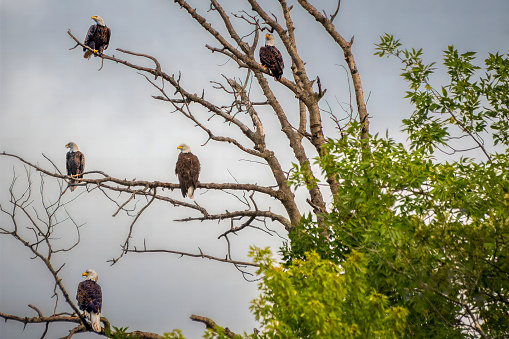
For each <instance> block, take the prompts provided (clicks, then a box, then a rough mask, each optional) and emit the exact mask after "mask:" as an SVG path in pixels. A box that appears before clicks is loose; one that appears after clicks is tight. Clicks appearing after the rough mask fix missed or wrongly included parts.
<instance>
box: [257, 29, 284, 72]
mask: <svg viewBox="0 0 509 339" xmlns="http://www.w3.org/2000/svg"><path fill="white" fill-rule="evenodd" d="M260 62H261V64H262V66H265V67H267V68H268V69H269V70H270V72H271V73H272V75H274V77H275V78H276V79H277V80H280V79H281V75H283V68H285V63H284V62H283V56H282V55H281V52H280V51H279V50H278V49H277V48H276V47H275V46H274V37H273V36H272V34H269V33H267V34H265V46H262V47H260Z"/></svg>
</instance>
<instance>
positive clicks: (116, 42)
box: [0, 0, 509, 338]
mask: <svg viewBox="0 0 509 339" xmlns="http://www.w3.org/2000/svg"><path fill="white" fill-rule="evenodd" d="M289 2H291V1H289ZM311 2H312V3H313V4H315V6H317V7H318V6H320V5H323V6H324V7H323V9H325V10H326V11H328V12H329V13H332V12H333V10H334V9H335V1H311ZM202 3H205V2H203V1H194V3H193V4H192V6H193V7H197V8H198V10H199V11H201V14H202V15H205V16H206V17H207V18H208V19H209V20H210V21H211V22H212V23H213V24H217V23H218V21H217V18H216V17H215V16H214V13H212V12H210V13H206V10H207V9H208V6H206V5H201V4H202ZM222 3H223V2H222ZM260 3H262V4H266V5H268V6H269V7H270V8H272V11H273V12H274V14H275V15H276V16H277V17H278V19H279V21H280V22H282V21H283V18H282V15H281V13H280V11H279V10H278V9H277V6H276V5H275V4H276V3H277V1H269V0H266V1H265V0H264V1H260ZM200 6H201V7H200ZM224 7H225V8H228V10H227V12H229V13H237V12H239V11H240V10H243V9H246V10H248V9H249V6H246V5H245V4H242V2H241V1H233V0H232V1H228V2H225V3H224ZM298 7H299V6H298V4H296V5H295V8H294V10H293V11H292V15H293V19H294V23H295V26H296V31H295V34H296V35H297V46H298V48H299V51H300V54H301V56H302V58H303V59H304V61H305V62H306V63H307V67H308V75H309V76H310V78H314V77H316V76H320V78H321V81H322V84H323V86H324V87H325V88H327V89H328V92H327V97H326V100H327V102H329V104H330V105H331V107H332V108H333V109H334V110H335V112H336V113H337V114H338V115H341V114H342V112H341V108H340V107H339V104H338V102H340V103H347V102H348V101H349V97H348V82H347V78H346V77H345V70H344V69H343V68H342V67H341V65H344V61H343V56H342V53H341V52H340V51H339V49H338V47H337V46H335V45H334V44H332V43H331V42H332V40H331V38H330V37H329V36H328V35H326V34H324V32H323V29H322V27H321V26H319V25H318V24H317V23H316V22H315V21H314V20H313V19H311V18H310V17H309V16H308V15H307V14H305V13H304V12H303V11H302V10H300V9H299V8H298ZM508 13H509V2H508V1H506V0H498V1H496V0H488V1H473V0H449V1H443V0H429V1H408V0H386V1H378V0H369V1H368V0H366V1H360V0H357V1H342V3H341V11H340V14H339V16H338V17H337V18H336V21H335V24H336V26H337V27H338V29H339V31H340V32H341V33H342V34H343V36H344V37H345V38H346V39H348V40H349V39H350V37H351V36H352V35H355V43H354V46H353V53H354V57H355V59H356V63H357V67H358V69H359V72H360V76H361V80H362V83H363V87H364V91H365V97H366V98H368V97H369V101H368V112H369V114H370V116H371V126H370V127H371V132H372V133H377V132H380V133H383V134H385V132H386V131H389V134H390V135H391V136H393V137H394V138H395V139H396V140H398V141H400V142H405V138H406V137H405V135H403V134H402V133H401V132H400V129H401V120H402V119H403V118H405V117H408V116H409V114H411V112H412V109H411V106H409V104H408V102H406V101H405V99H403V97H404V95H405V90H406V84H405V83H404V81H403V80H402V79H401V78H400V77H399V76H398V75H399V74H400V73H401V71H400V65H399V64H398V62H397V61H396V60H393V59H389V60H387V59H385V58H384V59H381V58H379V57H377V56H374V55H373V53H374V52H375V46H374V44H375V43H378V41H379V36H381V35H383V34H384V33H389V34H393V35H394V36H395V37H396V38H398V39H400V40H401V42H402V43H403V44H404V46H405V47H408V48H412V47H414V48H423V50H424V60H425V61H426V62H431V61H440V58H441V56H442V54H443V52H442V51H443V50H445V49H446V48H447V46H448V45H451V44H454V46H455V47H456V48H458V49H459V51H460V52H461V53H463V52H466V51H477V52H478V53H479V56H480V58H481V59H482V58H484V57H486V56H487V54H488V53H489V52H492V53H495V52H501V53H506V52H507V48H508V47H509V22H508V21H507V14H508ZM92 15H100V16H101V17H102V18H103V19H104V20H105V22H106V24H107V25H108V26H109V27H110V28H111V30H112V36H111V42H110V46H109V48H108V49H107V50H106V53H107V54H110V55H111V54H115V56H118V57H122V58H124V57H125V58H127V59H128V60H130V61H132V62H134V63H141V64H143V65H147V66H151V63H149V62H147V61H145V60H140V59H139V58H135V57H126V56H124V55H122V54H121V53H120V52H118V51H115V49H116V48H123V49H127V50H130V51H134V52H138V53H146V54H150V55H152V56H154V57H156V58H158V60H159V61H160V62H161V65H162V67H163V70H164V71H165V72H166V73H168V74H178V73H179V72H181V74H182V84H183V85H184V86H185V88H186V89H187V90H188V91H189V92H192V93H201V92H202V89H205V94H206V98H209V99H210V100H222V99H223V98H224V95H223V94H222V93H221V92H218V91H216V90H214V89H213V88H212V86H211V83H210V81H221V80H223V78H222V76H221V74H225V75H227V76H229V77H233V76H237V77H239V78H242V79H243V78H244V77H245V72H244V71H242V70H239V69H238V68H237V67H236V66H235V65H234V64H233V62H226V61H227V60H226V58H225V57H224V56H221V55H218V53H215V54H211V53H210V52H209V50H207V49H206V48H205V45H206V44H210V45H214V46H217V43H215V41H214V40H213V39H212V38H211V37H210V36H208V35H207V33H206V32H204V31H203V30H202V29H201V28H200V27H199V26H198V25H197V24H196V23H195V22H194V21H193V20H192V19H191V18H190V17H189V16H188V15H187V14H186V13H185V12H184V11H183V10H180V9H179V7H178V6H177V5H175V4H174V3H173V1H163V0H153V1H148V0H145V1H134V0H109V1H105V0H89V1H65V2H63V1H57V0H46V1H39V0H2V1H1V2H0V110H1V111H0V112H1V113H0V151H7V152H10V153H15V154H18V155H20V156H22V157H24V158H25V159H26V160H28V161H30V162H34V163H39V164H40V165H41V166H43V167H45V168H47V169H51V164H50V163H49V162H48V161H47V160H45V159H44V157H43V156H42V154H43V153H44V154H45V155H46V156H47V157H49V158H50V159H52V160H53V161H54V162H55V163H56V164H57V166H59V168H60V170H61V171H64V170H65V166H64V159H65V153H66V151H67V149H66V148H64V145H65V144H66V143H67V142H69V141H74V142H75V143H76V144H77V145H78V147H79V148H80V150H81V151H82V152H83V153H84V154H85V156H86V170H102V171H104V172H106V173H108V174H111V175H112V176H114V177H117V178H127V179H133V178H137V179H140V180H142V179H143V180H151V181H153V180H158V181H166V182H176V177H175V175H174V166H175V161H176V158H177V155H178V152H177V149H176V147H177V145H178V144H180V143H182V142H185V143H187V144H189V145H190V146H191V149H192V151H193V153H195V154H196V155H197V156H198V157H199V158H200V160H201V163H202V174H201V176H200V181H202V182H233V181H234V180H238V181H239V182H256V183H259V184H264V185H270V184H273V183H274V181H273V179H272V178H271V176H270V173H269V171H268V170H267V168H266V167H264V166H260V165H256V164H254V163H252V162H246V161H239V160H240V159H246V156H245V155H242V154H239V153H238V152H236V151H235V150H234V148H232V147H231V146H229V145H225V144H218V143H213V142H209V143H207V144H206V146H203V147H202V146H201V145H202V144H204V143H205V141H206V140H207V135H206V134H205V133H204V132H202V131H201V130H199V129H198V128H196V127H195V126H194V125H193V123H191V122H189V121H187V120H185V119H183V118H182V117H180V116H178V115H177V113H175V114H171V107H169V106H168V105H166V104H165V103H163V102H160V101H156V100H154V99H152V98H151V95H159V93H158V92H157V90H156V89H155V88H154V87H152V86H151V85H150V84H149V83H148V82H147V81H146V80H145V79H144V78H143V77H141V76H140V75H138V74H137V73H136V72H135V71H134V70H131V69H128V68H126V67H123V66H120V65H116V64H113V63H111V62H105V64H104V67H103V68H102V70H101V71H98V69H99V68H100V59H98V58H91V59H90V60H86V59H84V58H83V53H82V51H81V49H78V48H77V49H73V50H69V49H70V48H72V47H73V46H74V41H73V40H71V39H70V37H69V36H68V35H67V30H68V29H70V30H71V31H72V33H73V34H74V35H75V36H76V37H78V38H79V39H83V38H84V37H85V33H86V31H87V30H88V28H89V26H90V25H91V24H93V21H92V20H91V19H90V17H91V16H92ZM236 24H239V25H240V24H241V23H240V22H238V21H237V22H236ZM221 31H223V30H222V29H221ZM261 43H262V42H261V41H260V44H261ZM276 44H279V45H280V40H279V38H276ZM281 50H282V52H283V57H284V58H285V62H286V65H287V69H286V70H285V73H284V76H286V77H288V76H289V74H290V72H289V65H290V61H289V57H288V55H287V54H286V53H285V52H284V51H283V49H281ZM477 64H478V65H482V62H481V60H478V61H477ZM270 81H271V85H272V87H273V88H274V90H275V91H276V92H277V93H278V94H279V95H280V97H279V98H280V101H281V102H282V103H283V104H284V105H285V107H286V108H287V112H288V111H290V110H291V109H292V107H295V102H294V96H293V94H291V93H289V92H288V91H287V90H285V89H284V88H280V87H281V86H280V85H279V84H277V83H274V82H273V81H272V80H270ZM445 81H446V77H445V75H444V73H443V72H442V70H441V69H440V68H439V70H438V74H437V75H436V76H435V77H434V78H433V79H432V83H436V84H442V83H444V82H445ZM278 86H279V87H278ZM257 93H259V92H257V90H256V89H253V95H256V94H257ZM260 98H261V97H260ZM323 107H324V108H325V107H326V106H325V100H324V106H323ZM194 112H195V114H197V115H200V116H202V117H208V115H207V114H206V112H204V111H203V110H200V109H199V108H197V107H196V111H194ZM265 118H266V119H267V121H268V122H271V120H270V117H265ZM272 121H275V120H272ZM323 121H324V125H325V127H324V128H325V131H326V133H327V135H328V136H331V137H333V136H334V133H335V130H334V124H333V123H332V122H331V121H330V120H329V119H328V118H327V117H324V118H323ZM273 125H274V126H275V124H273ZM211 126H212V127H213V128H214V129H215V131H217V132H218V133H219V134H223V135H226V134H227V133H228V132H229V131H230V130H231V128H229V127H228V126H226V125H224V124H222V123H220V122H219V121H218V122H214V121H213V122H212V125H211ZM274 126H273V127H270V124H268V123H267V124H266V133H267V135H268V136H267V138H268V144H269V146H270V147H272V148H273V149H274V150H275V151H276V153H277V155H278V156H279V157H280V158H281V159H282V160H284V161H283V166H284V168H285V169H286V170H289V169H290V168H291V161H294V160H293V159H292V158H291V157H290V156H289V151H288V148H287V141H285V140H284V139H282V138H281V133H280V132H279V129H278V128H277V126H275V127H274ZM234 135H238V133H237V134H234ZM269 135H270V136H269ZM274 135H275V137H273V136H274ZM13 168H14V170H15V171H16V174H20V175H23V173H24V170H23V167H22V166H20V164H19V163H18V162H16V161H13V160H12V159H7V158H4V157H0V173H1V178H0V179H1V180H0V202H1V203H2V206H6V205H5V204H6V203H7V201H8V199H9V196H8V191H7V188H8V187H9V185H10V183H11V180H12V176H13ZM36 177H37V175H36V174H34V178H36ZM20 180H21V179H20ZM19 184H20V187H21V185H22V184H21V182H20V183H19ZM48 191H49V192H51V189H50V188H48ZM82 191H83V188H78V189H77V190H76V191H75V192H74V193H73V194H76V195H77V194H79V193H80V192H82ZM36 193H37V194H38V190H35V192H34V199H39V198H38V195H37V194H36ZM67 194H70V193H66V195H67ZM167 194H168V195H169V196H171V197H173V198H180V193H179V192H177V191H175V192H169V193H167ZM67 197H68V198H67V199H70V198H71V197H69V196H67ZM49 198H51V197H49ZM195 199H196V201H197V202H198V203H199V204H200V205H203V206H207V208H210V209H211V210H214V211H221V209H224V208H226V207H225V206H230V205H228V204H235V201H234V199H232V198H231V197H228V196H225V195H224V194H223V195H217V194H215V193H213V192H208V193H205V194H204V192H200V191H198V192H197V194H196V196H195ZM142 203H143V201H141V202H140V204H142ZM260 204H261V205H262V206H264V207H268V206H271V208H272V209H273V210H274V211H276V212H281V211H282V209H281V207H280V206H277V205H274V206H273V204H274V202H273V201H262V202H260ZM301 206H302V207H304V206H305V205H304V204H301ZM236 207H237V208H242V206H241V207H239V206H238V204H237V205H236ZM68 210H69V212H70V213H71V215H72V216H73V218H75V220H77V222H78V223H80V224H82V223H86V224H85V225H84V226H83V227H82V228H81V243H80V245H79V246H78V247H77V248H75V249H74V250H73V251H72V252H70V253H69V254H66V255H65V256H63V257H62V258H61V259H57V262H60V263H61V262H66V266H65V267H64V269H63V270H62V274H61V277H62V278H63V283H64V285H65V286H66V288H67V291H68V292H69V293H70V295H71V296H72V297H73V298H74V295H75V291H76V286H77V284H78V283H79V281H81V273H82V272H83V271H85V270H86V269H87V268H92V269H95V270H96V271H97V272H98V274H99V284H100V285H101V286H102V289H103V295H104V307H103V314H104V316H106V317H107V318H108V319H109V320H110V322H111V323H112V324H113V325H115V326H123V327H125V326H129V327H130V329H131V330H144V331H152V332H157V333H160V334H162V333H163V332H167V331H170V330H172V329H174V328H180V329H182V330H183V331H184V335H185V336H187V337H189V338H197V337H200V336H201V334H202V333H203V329H204V326H203V325H201V324H197V323H193V322H192V321H190V320H189V319H188V317H189V316H190V315H191V314H193V313H194V314H198V315H202V316H208V317H211V318H213V319H214V320H215V321H216V322H217V323H218V324H220V325H224V326H228V327H230V328H231V329H232V330H234V331H236V332H242V331H244V330H245V331H252V329H253V327H255V326H257V325H256V322H255V321H254V318H253V316H252V315H251V314H250V312H249V309H248V307H249V301H250V300H252V299H253V298H255V297H256V296H257V295H258V292H257V285H256V283H248V282H246V281H245V280H244V279H243V277H242V275H241V274H240V273H238V271H237V270H236V269H235V268H234V267H233V266H231V265H227V264H221V263H215V262H210V261H204V260H201V259H190V258H181V259H179V258H178V257H177V256H174V255H134V254H132V255H127V256H126V257H125V258H123V259H122V260H121V261H120V262H119V263H118V264H116V265H114V266H109V264H108V263H106V260H108V259H111V258H112V257H114V256H118V254H119V249H120V248H119V245H120V244H121V243H122V241H123V239H124V237H125V236H126V234H127V229H128V227H129V224H130V222H131V221H132V218H130V217H128V216H126V215H122V214H121V213H119V215H118V216H117V217H115V218H113V217H112V214H113V213H114V212H115V210H116V206H115V205H114V204H113V203H111V202H110V201H109V200H107V198H106V197H104V195H102V194H101V193H99V192H92V193H89V194H82V195H80V196H79V198H78V199H77V200H76V201H75V202H74V203H73V204H72V205H69V208H68ZM189 215H190V212H189V211H186V210H185V209H183V208H174V207H172V206H170V205H168V204H162V203H155V204H154V205H153V206H151V207H150V210H148V211H147V212H146V213H145V214H144V215H143V217H142V218H140V221H139V223H138V224H137V226H136V229H135V232H134V235H133V236H134V238H133V242H134V243H135V244H137V245H138V246H139V245H140V244H143V239H147V244H149V245H150V246H153V247H154V248H156V247H159V248H167V249H173V250H182V251H187V252H193V253H197V252H198V247H200V248H201V249H202V250H203V251H204V252H205V253H209V254H212V255H216V256H220V257H224V255H225V248H226V247H225V242H224V240H218V239H217V237H218V235H220V234H221V233H223V232H224V231H225V230H226V229H228V227H229V226H228V224H227V223H221V224H217V223H197V222H196V223H176V222H174V221H173V220H174V219H176V218H179V217H185V216H189ZM0 225H1V226H2V227H8V226H10V224H9V221H8V219H7V218H6V217H5V216H4V215H2V216H1V217H0ZM272 226H273V227H274V228H275V229H276V230H277V231H278V232H279V234H280V235H282V236H283V237H284V236H285V233H284V231H283V230H282V228H281V226H280V225H272ZM61 232H62V233H61V234H60V235H61V236H62V239H74V238H73V237H74V236H75V232H74V231H73V230H72V229H71V228H69V230H67V229H66V230H63V231H61ZM280 243H281V239H280V238H279V237H277V236H272V237H269V236H267V235H266V234H265V233H262V232H256V231H254V230H246V231H243V232H241V233H239V236H238V237H235V238H234V239H233V243H232V246H233V251H234V253H235V254H236V256H237V258H238V259H239V260H245V259H246V252H247V249H248V247H249V246H250V245H257V246H271V247H272V248H273V251H274V252H276V251H277V248H278V246H279V245H280ZM0 267H1V270H0V272H1V273H0V312H4V313H9V314H16V315H19V316H35V313H34V311H33V310H31V309H29V308H28V307H27V305H28V304H33V305H35V306H37V307H39V308H40V309H41V310H42V311H43V312H44V314H45V315H50V314H51V313H52V311H53V305H54V304H53V302H54V300H53V299H51V295H52V290H53V284H52V280H51V276H50V275H49V273H48V272H47V270H46V269H45V267H44V265H43V264H42V262H40V261H37V260H30V259H29V252H28V250H27V249H26V248H24V247H23V246H22V245H20V244H19V243H16V242H15V241H13V239H10V238H7V237H6V236H1V237H0ZM59 305H60V306H63V302H62V300H60V302H59ZM60 310H68V309H67V308H63V307H61V308H60ZM71 328H72V327H71V326H68V325H65V326H55V329H54V330H53V332H51V335H49V337H56V336H59V337H60V336H63V335H65V334H66V333H67V329H71ZM22 330H23V325H22V324H20V323H15V322H12V321H9V322H7V323H4V322H3V321H0V337H2V338H34V337H37V336H40V334H41V333H42V331H43V326H42V325H41V326H39V325H32V326H30V325H29V326H27V328H26V329H25V331H24V332H22ZM76 337H77V338H89V337H90V338H93V337H95V335H92V334H86V335H78V336H76Z"/></svg>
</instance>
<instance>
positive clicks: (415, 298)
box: [272, 126, 509, 338]
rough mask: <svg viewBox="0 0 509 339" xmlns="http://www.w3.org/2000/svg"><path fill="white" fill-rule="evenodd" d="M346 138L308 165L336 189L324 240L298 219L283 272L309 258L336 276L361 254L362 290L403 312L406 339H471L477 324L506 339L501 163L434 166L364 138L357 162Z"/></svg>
mask: <svg viewBox="0 0 509 339" xmlns="http://www.w3.org/2000/svg"><path fill="white" fill-rule="evenodd" d="M356 128H358V127H356V126H351V127H350V129H348V130H347V131H346V133H345V134H344V137H343V138H342V139H340V140H336V141H333V142H330V143H329V144H328V145H327V151H328V152H329V154H330V155H331V156H330V157H329V158H327V159H320V160H317V162H318V164H319V165H320V167H321V168H322V170H323V171H324V172H327V173H329V174H330V173H334V174H335V175H337V177H338V178H339V180H340V183H341V185H340V188H339V191H338V194H337V195H336V196H335V197H334V203H333V211H332V212H331V213H329V214H326V215H324V218H325V221H326V225H327V226H328V227H327V229H326V230H323V229H322V228H320V227H319V225H317V224H316V223H315V222H313V221H312V218H311V217H310V216H308V217H306V218H303V222H302V224H301V225H299V226H298V227H296V228H295V230H294V231H292V233H291V234H290V239H291V246H290V247H287V248H284V249H283V250H282V254H283V256H284V258H285V259H286V260H287V265H293V262H295V260H296V259H299V260H302V259H304V258H305V255H306V251H309V249H310V248H314V250H316V252H317V253H319V254H320V256H322V258H324V259H328V260H330V261H331V262H333V263H334V264H335V265H338V264H339V265H341V266H342V267H345V268H346V266H345V265H346V263H347V262H348V260H349V258H350V256H351V255H352V254H353V253H363V255H364V256H365V260H366V265H367V266H366V274H365V276H364V277H363V279H364V281H365V283H366V289H368V290H369V289H372V290H376V291H378V293H381V294H382V295H386V296H388V304H387V305H388V306H391V307H403V308H405V309H408V311H409V315H408V319H407V326H408V329H409V332H408V333H407V334H408V336H411V337H417V338H428V337H430V336H436V337H469V336H471V337H477V336H478V335H479V333H480V331H479V330H476V329H475V328H476V326H475V321H477V322H478V324H479V325H480V328H482V332H483V333H484V334H486V335H489V336H491V337H499V338H503V337H506V336H507V335H508V334H509V320H508V318H507V316H506V314H507V313H506V312H509V302H508V299H507V296H508V292H509V276H508V272H509V244H508V241H509V160H508V159H509V158H508V154H507V153H506V154H494V155H491V158H492V161H488V162H474V161H473V160H472V159H468V158H462V159H460V160H459V161H455V162H451V163H448V162H447V163H437V162H436V161H435V159H434V158H433V155H432V154H430V153H429V152H428V149H427V148H416V149H413V150H410V151H409V150H406V149H405V147H404V146H403V145H402V144H397V143H395V142H394V141H392V140H391V139H379V138H378V137H377V136H374V137H372V138H371V139H370V140H369V145H370V149H371V155H370V156H369V157H364V156H362V155H361V154H362V152H363V150H364V143H363V142H362V141H361V140H359V138H358V131H356V130H355V129H356ZM331 159H333V160H331ZM299 260H297V262H299V263H301V264H302V262H301V261H299ZM308 260H309V259H308ZM302 265H304V264H302ZM281 288H283V286H281ZM288 288H289V287H287V285H285V286H284V289H288ZM299 293H301V292H300V291H299ZM283 299H284V298H283ZM272 302H274V303H275V304H277V303H280V302H282V300H273V301H272ZM306 317H307V316H306ZM470 325H472V326H470ZM475 331H478V332H477V333H474V332H475Z"/></svg>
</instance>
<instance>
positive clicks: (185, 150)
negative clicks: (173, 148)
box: [177, 144, 191, 153]
mask: <svg viewBox="0 0 509 339" xmlns="http://www.w3.org/2000/svg"><path fill="white" fill-rule="evenodd" d="M177 149H179V150H180V152H182V153H191V147H189V146H187V145H186V144H180V145H178V146H177Z"/></svg>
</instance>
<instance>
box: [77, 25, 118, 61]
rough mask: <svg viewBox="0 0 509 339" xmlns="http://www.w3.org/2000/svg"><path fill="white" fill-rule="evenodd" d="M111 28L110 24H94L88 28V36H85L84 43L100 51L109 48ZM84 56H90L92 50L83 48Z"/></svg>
mask: <svg viewBox="0 0 509 339" xmlns="http://www.w3.org/2000/svg"><path fill="white" fill-rule="evenodd" d="M110 36H111V30H110V29H109V27H108V26H101V25H99V24H97V25H92V26H90V28H89V29H88V32H87V36H86V37H85V42H84V43H83V44H84V45H86V46H88V47H90V48H92V49H93V50H97V51H98V52H99V53H103V51H104V50H105V49H106V48H108V45H109V43H110ZM83 52H85V55H83V57H84V58H90V56H91V55H92V52H90V51H89V50H88V49H86V48H83Z"/></svg>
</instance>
